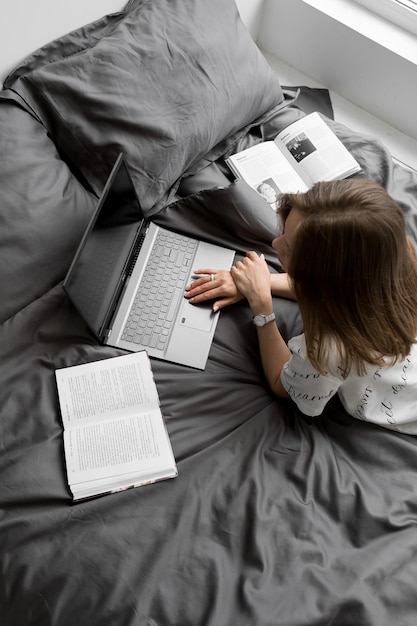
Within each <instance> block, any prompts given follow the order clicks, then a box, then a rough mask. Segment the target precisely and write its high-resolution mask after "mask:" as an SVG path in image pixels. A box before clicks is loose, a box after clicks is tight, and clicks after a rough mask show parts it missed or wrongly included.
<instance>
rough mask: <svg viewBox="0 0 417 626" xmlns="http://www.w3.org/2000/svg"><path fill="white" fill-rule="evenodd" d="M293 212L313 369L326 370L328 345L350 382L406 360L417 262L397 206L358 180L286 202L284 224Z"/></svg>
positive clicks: (296, 280) (416, 332)
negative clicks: (372, 368) (369, 368)
mask: <svg viewBox="0 0 417 626" xmlns="http://www.w3.org/2000/svg"><path fill="white" fill-rule="evenodd" d="M292 208H296V209H298V211H300V213H301V214H302V217H303V219H302V220H301V222H300V224H299V225H298V227H297V229H296V231H295V235H294V237H293V239H292V242H291V250H290V252H289V258H288V267H287V269H288V274H289V276H290V278H291V280H292V283H293V286H294V291H295V295H296V297H297V301H298V303H299V306H300V311H301V314H302V317H303V322H304V332H305V338H306V344H307V353H308V356H309V359H310V360H311V362H312V363H313V365H315V367H317V368H318V369H319V370H320V371H324V369H325V368H326V364H327V361H328V357H329V355H328V353H327V352H328V347H329V345H330V344H329V341H328V340H329V339H332V340H333V341H335V342H336V345H337V347H338V349H339V352H340V354H341V356H342V368H343V371H344V373H345V374H347V373H348V372H349V371H350V369H351V368H352V367H355V368H356V369H357V371H358V372H359V373H363V372H364V366H365V364H366V363H373V364H375V365H384V364H386V361H385V360H384V358H388V359H389V362H395V361H396V360H398V359H404V358H405V357H406V356H407V355H408V354H409V352H410V349H411V346H412V344H413V343H414V342H415V341H416V337H417V254H416V251H415V248H414V246H413V244H412V243H411V241H410V240H409V239H408V237H407V235H406V228H405V221H404V215H403V212H402V210H401V208H400V206H399V205H398V204H397V202H395V200H393V198H391V196H389V194H388V193H387V192H386V191H385V190H384V189H383V188H382V187H381V186H380V185H378V184H376V183H373V182H371V181H368V180H363V179H354V180H342V181H334V182H322V183H317V184H316V185H314V186H313V187H312V188H311V189H310V190H309V191H307V192H306V193H300V194H284V195H283V196H282V197H281V200H280V206H279V212H280V215H281V217H282V220H283V222H284V223H285V220H286V217H287V216H288V214H289V212H290V210H291V209H292Z"/></svg>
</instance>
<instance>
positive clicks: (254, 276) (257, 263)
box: [230, 251, 272, 315]
mask: <svg viewBox="0 0 417 626" xmlns="http://www.w3.org/2000/svg"><path fill="white" fill-rule="evenodd" d="M230 273H231V276H232V278H233V280H234V282H235V283H236V288H237V290H238V291H239V292H240V293H241V294H242V295H243V296H245V297H246V299H247V301H248V303H249V306H250V308H251V310H252V313H253V314H254V315H256V314H257V313H269V312H270V311H272V296H271V275H270V272H269V269H268V266H267V264H266V261H265V258H264V256H263V254H261V255H258V254H257V253H256V252H253V251H251V252H248V253H247V254H246V256H245V257H244V258H243V259H242V261H237V262H236V263H235V265H234V266H233V267H232V269H231V270H230Z"/></svg>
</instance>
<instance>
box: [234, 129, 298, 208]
mask: <svg viewBox="0 0 417 626" xmlns="http://www.w3.org/2000/svg"><path fill="white" fill-rule="evenodd" d="M228 164H229V166H230V167H231V169H232V170H233V171H234V173H235V174H236V175H237V176H239V177H240V178H243V179H244V180H245V181H246V182H247V183H248V184H249V185H250V186H251V187H253V189H255V190H256V191H257V192H258V193H259V194H260V195H262V196H263V197H264V198H265V199H266V201H267V202H268V204H269V205H270V206H271V208H272V209H274V210H276V207H277V200H278V196H279V195H280V194H281V193H286V192H297V191H306V190H307V186H306V184H305V183H304V181H303V180H302V179H301V178H300V176H299V175H298V173H297V172H296V171H295V170H294V168H293V167H292V166H291V164H290V163H289V161H288V159H287V158H286V157H285V155H284V154H283V153H282V152H281V150H280V147H279V146H277V145H276V144H275V143H274V142H273V141H267V142H264V143H260V144H257V145H255V146H252V147H250V148H247V149H246V150H242V151H241V152H239V153H238V154H234V155H233V156H231V157H229V159H228Z"/></svg>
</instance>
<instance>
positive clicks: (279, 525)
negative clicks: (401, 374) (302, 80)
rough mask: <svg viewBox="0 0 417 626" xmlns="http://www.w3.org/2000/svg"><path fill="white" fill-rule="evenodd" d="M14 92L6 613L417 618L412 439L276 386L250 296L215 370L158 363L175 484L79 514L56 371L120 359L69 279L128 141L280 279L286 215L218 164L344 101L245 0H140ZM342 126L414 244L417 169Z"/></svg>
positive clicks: (18, 620)
mask: <svg viewBox="0 0 417 626" xmlns="http://www.w3.org/2000/svg"><path fill="white" fill-rule="evenodd" d="M190 33H191V34H193V33H194V34H195V37H190V36H189V34H190ZM186 35H187V36H186ZM199 41H200V42H201V45H200V46H199V45H198V42H199ZM225 46H226V48H225ZM225 50H227V53H225ZM161 55H162V56H161ZM121 59H122V61H123V63H124V60H126V65H123V63H122V66H121V65H120V63H121ZM135 60H136V63H135V62H134V61H135ZM161 64H162V66H164V64H166V65H165V66H164V67H165V69H166V71H165V74H163V75H162V78H161V73H160V72H158V68H160V67H161ZM184 64H185V65H184ZM190 66H192V69H190ZM97 67H100V68H101V69H102V71H97ZM135 67H136V70H137V73H136V74H135V72H134V69H133V68H135ZM185 67H187V71H185V69H184V70H182V68H185ZM112 68H113V69H112ZM114 68H117V69H118V70H120V71H117V72H116V71H115V69H114ZM168 70H169V71H168ZM189 70H190V72H193V74H192V75H193V76H194V78H193V80H191V81H190V79H189V76H190V73H189ZM144 75H146V80H147V82H146V84H144V83H141V82H140V81H142V80H145V78H144ZM176 81H183V82H182V83H179V84H177V85H176V86H175V89H174V90H173V82H176ZM184 81H185V82H184ZM150 85H151V86H152V89H150V88H149V86H150ZM226 85H228V86H229V87H228V90H227V94H225V93H224V90H225V88H226ZM5 87H6V88H5V89H4V90H3V92H1V94H0V143H1V147H2V151H1V153H2V155H3V156H2V158H1V159H0V194H1V204H0V238H1V247H0V250H1V253H0V290H1V291H0V293H1V296H2V297H1V304H0V314H1V316H0V319H1V326H0V333H1V337H0V345H1V358H0V375H1V388H0V624H1V626H67V625H68V626H74V624H76V625H77V626H95V625H97V626H103V625H105V626H113V625H114V626H134V625H135V626H136V625H137V626H156V625H157V626H167V625H178V626H188V625H189V626H232V625H233V626H234V625H237V624H238V625H239V626H243V625H245V626H246V625H248V626H269V625H271V626H272V625H274V626H275V625H282V626H313V625H319V624H320V625H324V624H332V625H343V626H345V625H355V626H356V625H360V626H371V625H372V626H388V625H391V624H393V623H396V624H401V626H408V625H409V626H415V623H416V611H417V597H416V591H415V581H416V579H417V559H416V554H417V529H416V526H417V494H416V468H417V461H416V459H417V439H416V438H415V437H412V436H409V435H404V434H401V433H395V432H391V431H388V430H384V429H383V428H380V427H378V426H375V425H372V424H369V423H366V422H361V421H359V420H355V419H353V418H351V417H349V416H348V415H347V414H346V413H345V412H344V411H343V409H342V407H341V405H340V404H339V403H338V401H337V400H333V401H331V402H330V403H329V405H328V406H327V408H326V410H325V413H324V414H323V416H322V417H321V418H319V419H317V420H314V421H307V420H305V419H304V418H303V417H302V416H301V415H300V414H298V412H297V410H296V409H295V408H294V406H293V405H292V404H291V403H289V402H284V401H281V400H278V399H277V398H275V397H273V395H272V394H271V393H270V391H269V390H268V387H267V385H266V382H265V380H264V377H263V375H262V370H261V366H260V361H259V355H258V348H257V338H256V332H255V330H254V328H253V325H252V323H251V316H250V312H249V309H248V308H247V306H246V305H245V304H244V303H243V302H242V303H239V304H238V305H235V306H233V307H230V308H228V309H225V310H224V311H223V312H222V313H221V316H220V320H219V324H218V327H217V330H216V335H215V339H214V343H213V347H212V350H211V353H210V357H209V361H208V364H207V367H206V369H205V371H203V372H202V371H198V370H193V369H190V368H185V367H182V366H179V365H174V364H171V363H166V362H161V361H157V360H153V361H152V365H153V370H154V373H155V380H156V383H157V387H158V392H159V395H160V399H161V405H162V410H163V414H164V416H165V419H166V423H167V428H168V431H169V435H170V438H171V442H172V446H173V450H174V454H175V457H176V460H177V464H178V470H179V476H178V478H176V479H175V480H173V481H168V482H165V483H159V484H156V485H152V486H147V487H141V488H138V489H133V490H129V491H125V492H121V493H118V494H114V495H111V496H105V497H103V498H98V499H95V500H91V501H88V502H83V503H79V504H75V505H74V504H73V503H72V499H71V495H70V492H69V490H68V487H67V482H66V476H65V465H64V459H63V444H62V423H61V419H60V414H59V408H58V401H57V393H56V388H55V380H54V371H55V369H56V368H60V367H65V366H68V365H73V364H77V363H82V362H87V361H92V360H96V359H104V358H107V357H111V356H114V355H116V354H119V353H120V352H119V351H117V350H115V349H110V348H106V347H103V346H99V345H97V342H96V341H95V339H94V337H93V336H92V334H91V333H90V332H89V331H88V329H87V328H86V326H85V325H84V323H83V322H82V320H81V319H80V317H79V316H78V315H77V313H76V312H75V310H74V309H73V308H72V306H71V304H70V303H69V301H68V299H67V297H66V296H65V294H64V292H63V289H62V284H61V281H62V278H63V276H64V274H65V271H66V269H67V267H68V264H69V261H70V259H71V256H72V254H73V252H74V250H75V248H76V246H77V244H78V241H79V238H80V236H81V233H82V231H83V229H84V226H85V224H86V222H87V221H88V218H89V216H90V215H91V212H92V210H93V208H94V206H95V203H96V201H97V195H96V194H97V193H98V192H99V191H100V186H101V183H102V181H103V180H104V177H105V175H106V173H107V168H110V167H111V164H112V162H113V156H114V155H115V154H116V153H118V152H119V151H121V150H123V151H124V152H125V153H126V154H127V155H128V159H130V163H131V165H132V168H133V169H134V171H135V176H136V184H137V188H138V193H139V196H140V198H141V200H142V202H143V203H144V206H145V207H146V208H147V210H148V214H149V215H153V219H155V221H156V222H157V223H158V224H161V225H163V226H167V227H169V228H174V229H177V230H181V231H183V232H185V233H189V234H192V235H195V236H197V237H199V238H203V239H207V240H210V241H213V242H214V243H220V244H222V245H227V246H230V247H232V248H234V249H235V250H236V251H237V254H238V255H243V254H244V253H245V252H246V251H247V250H248V249H256V250H257V251H259V252H263V253H264V254H265V257H266V259H267V261H268V263H269V265H270V268H271V271H277V270H278V266H277V262H276V258H275V254H274V251H273V250H272V248H271V246H270V242H271V240H272V238H273V237H274V235H275V233H276V229H277V218H276V216H275V214H274V213H273V212H272V211H271V210H270V208H269V206H268V205H267V203H266V202H265V201H264V200H263V199H262V198H261V197H260V196H259V195H258V194H257V193H256V192H254V191H253V190H252V189H250V188H249V187H248V186H247V185H246V184H245V183H243V182H232V180H231V178H230V175H229V174H228V170H227V168H226V167H225V166H224V161H223V157H224V156H226V155H227V154H228V153H230V152H231V151H234V150H235V149H242V147H246V146H248V145H250V144H252V143H255V142H259V141H262V140H263V139H267V138H270V137H272V136H274V135H275V134H276V133H277V132H278V131H279V130H280V129H281V128H283V127H284V126H285V125H287V124H288V123H289V122H291V121H294V120H295V119H297V117H300V116H302V115H304V111H303V110H302V109H303V107H304V110H308V107H309V106H312V108H319V109H321V106H320V102H323V100H322V98H323V96H324V97H325V98H326V94H323V92H320V93H316V92H315V91H314V90H308V89H307V90H303V91H302V94H303V101H301V100H298V102H300V103H301V102H302V103H303V107H302V108H300V107H299V106H298V105H297V99H296V100H294V93H293V91H292V90H285V89H281V87H280V85H279V83H278V82H277V80H276V78H275V77H274V75H273V74H272V73H271V72H270V70H269V69H268V67H267V65H266V63H265V62H264V61H263V58H262V56H261V55H260V53H259V51H258V50H257V49H256V47H255V46H254V44H253V43H252V42H251V40H250V38H249V35H248V34H247V33H246V31H245V29H244V27H243V26H242V24H241V22H240V20H239V17H238V14H237V11H236V9H235V6H234V2H233V1H231V0H213V1H211V2H207V1H206V0H171V1H165V0H154V1H153V2H145V1H142V2H140V1H138V0H136V1H132V2H129V3H128V5H127V7H126V9H125V11H122V12H120V13H117V14H114V15H111V16H107V17H106V18H103V19H102V20H99V21H98V22H96V23H94V24H91V25H89V26H87V27H85V28H83V29H80V30H79V31H76V32H74V33H71V34H70V35H68V36H66V37H64V38H62V39H61V40H59V41H58V42H53V43H52V44H50V45H49V46H46V47H45V48H43V49H42V50H41V51H38V52H37V53H35V54H34V55H33V56H32V57H31V58H30V59H28V60H27V61H26V62H25V63H24V64H22V66H20V67H19V68H18V69H17V70H16V72H14V73H13V74H12V75H11V76H10V77H9V79H8V80H7V82H6V85H5ZM222 90H223V91H222ZM155 94H157V95H158V96H159V97H160V98H161V99H163V100H164V102H166V101H168V100H169V99H171V104H172V105H173V106H172V108H171V109H170V110H169V111H167V110H164V111H161V110H160V109H159V108H158V109H156V108H155V100H154V99H152V97H153V95H155ZM116 95H117V96H118V97H117V98H116V97H115V96H116ZM130 96H131V97H130ZM219 98H220V99H219ZM210 99H211V105H210V107H209V108H207V109H206V108H204V111H203V108H202V107H201V106H200V104H201V102H202V100H204V101H205V100H207V101H209V100H210ZM96 105H97V106H98V105H99V108H100V111H99V110H98V109H97V108H96ZM300 106H301V104H300ZM149 107H152V111H153V115H151V116H149V115H148V116H146V115H144V117H142V118H140V114H141V113H142V112H143V111H145V113H146V112H147V111H148V110H149ZM177 108H180V109H181V112H182V120H179V119H178V118H175V119H176V121H175V122H174V121H173V118H172V117H170V116H172V115H173V114H174V113H175V112H176V111H177ZM122 109H123V111H122ZM321 110H322V109H321ZM323 112H324V113H326V111H324V110H323ZM328 112H329V109H327V113H328ZM330 112H331V109H330ZM138 120H142V121H140V123H139V122H138ZM143 120H145V121H143ZM327 121H328V123H329V124H330V125H331V127H332V128H333V130H334V131H335V132H336V134H337V135H338V136H339V137H340V139H341V140H342V141H343V143H344V144H345V145H346V146H347V147H348V148H349V149H350V150H351V152H352V153H353V154H354V156H355V158H356V159H357V160H358V161H359V162H360V164H361V166H362V168H363V171H364V174H365V176H367V177H368V178H370V179H372V180H375V181H377V182H379V183H381V184H382V185H383V186H384V187H386V188H387V190H388V191H389V192H390V193H391V194H392V195H393V196H394V197H395V198H396V199H397V200H398V202H399V203H400V204H401V206H402V207H403V209H404V213H405V216H406V220H407V225H408V228H409V232H410V235H411V236H412V237H413V239H414V241H417V200H416V197H417V175H416V174H415V173H413V172H411V171H408V170H406V169H404V168H401V167H400V166H398V165H396V164H394V163H393V161H392V159H391V156H390V154H389V153H388V152H387V150H386V149H385V148H384V146H383V145H382V144H381V143H379V142H378V141H376V140H375V139H373V138H370V137H364V136H362V135H359V134H357V133H355V132H353V131H352V130H350V129H348V128H346V127H344V126H342V125H341V124H339V123H337V122H335V121H333V120H332V119H330V117H328V118H327ZM142 124H145V125H146V130H144V126H143V125H142ZM75 125H76V130H75ZM142 133H143V136H142ZM51 138H52V139H53V141H52V139H51ZM90 141H91V143H90ZM6 154H7V158H5V156H4V155H6ZM274 308H275V312H276V315H277V320H278V324H279V327H280V329H281V331H282V333H283V335H284V337H285V338H289V337H291V336H292V335H294V334H297V333H299V332H301V330H302V326H301V320H300V316H299V312H298V308H297V306H296V304H295V303H292V302H290V301H286V300H281V299H279V298H276V299H275V301H274ZM416 410H417V408H416Z"/></svg>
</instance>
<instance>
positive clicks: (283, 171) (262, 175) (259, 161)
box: [226, 112, 361, 209]
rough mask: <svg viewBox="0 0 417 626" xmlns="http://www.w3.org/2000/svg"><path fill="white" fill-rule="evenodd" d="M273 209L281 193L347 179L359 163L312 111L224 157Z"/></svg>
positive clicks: (299, 190) (231, 167) (354, 172)
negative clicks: (269, 138) (271, 137)
mask: <svg viewBox="0 0 417 626" xmlns="http://www.w3.org/2000/svg"><path fill="white" fill-rule="evenodd" d="M226 163H227V164H228V166H229V167H230V169H231V170H232V172H233V173H234V174H235V176H237V177H238V178H243V179H244V180H245V181H246V182H247V183H248V184H249V185H250V186H251V187H253V188H254V189H255V190H256V191H258V193H260V194H261V195H262V196H263V197H264V198H265V199H266V200H267V202H268V203H269V204H270V206H271V208H273V209H276V206H277V200H278V196H279V195H280V194H281V193H288V192H289V193H296V192H303V191H307V189H309V188H310V187H311V186H312V185H313V184H314V183H315V182H318V181H321V180H336V179H339V178H347V177H349V176H352V175H353V174H356V173H357V172H360V171H361V167H360V165H359V163H358V162H357V161H356V159H354V157H353V156H352V155H351V154H350V152H349V151H348V150H347V149H346V148H345V146H344V145H343V144H342V142H341V141H340V139H339V138H338V137H337V136H336V135H335V134H334V132H333V131H332V130H331V128H330V127H329V126H328V125H327V124H326V122H325V121H324V120H323V119H322V118H321V117H320V115H319V114H318V113H317V112H315V113H310V114H309V115H306V116H305V117H303V118H301V119H299V120H297V121H296V122H293V124H291V125H290V126H287V128H285V129H284V130H282V131H281V132H280V133H279V134H278V135H277V136H276V137H275V139H274V140H273V141H265V142H263V143H259V144H257V145H255V146H252V147H251V148H247V149H246V150H242V151H241V152H238V153H237V154H234V155H232V156H230V157H229V158H228V159H226Z"/></svg>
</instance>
